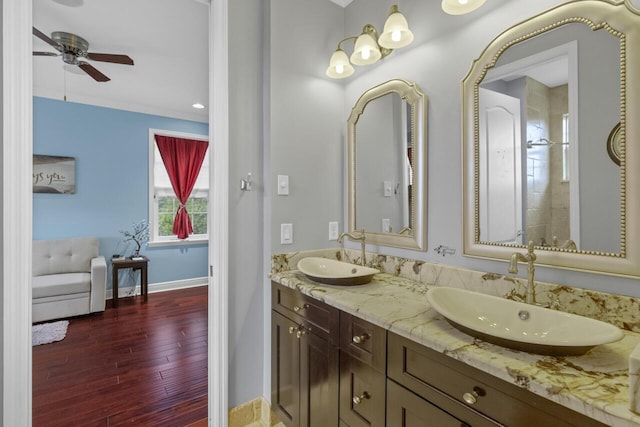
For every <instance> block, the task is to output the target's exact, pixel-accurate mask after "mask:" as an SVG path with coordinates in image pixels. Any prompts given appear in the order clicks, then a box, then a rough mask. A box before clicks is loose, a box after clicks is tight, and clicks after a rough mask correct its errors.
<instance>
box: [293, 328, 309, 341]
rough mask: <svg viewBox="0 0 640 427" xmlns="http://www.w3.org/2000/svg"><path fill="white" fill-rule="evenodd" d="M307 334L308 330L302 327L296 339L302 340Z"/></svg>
mask: <svg viewBox="0 0 640 427" xmlns="http://www.w3.org/2000/svg"><path fill="white" fill-rule="evenodd" d="M306 334H307V330H306V329H305V328H303V327H302V326H300V327H298V331H297V332H296V338H298V339H300V338H302V336H303V335H306Z"/></svg>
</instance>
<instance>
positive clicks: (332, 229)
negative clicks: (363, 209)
mask: <svg viewBox="0 0 640 427" xmlns="http://www.w3.org/2000/svg"><path fill="white" fill-rule="evenodd" d="M329 240H338V221H329Z"/></svg>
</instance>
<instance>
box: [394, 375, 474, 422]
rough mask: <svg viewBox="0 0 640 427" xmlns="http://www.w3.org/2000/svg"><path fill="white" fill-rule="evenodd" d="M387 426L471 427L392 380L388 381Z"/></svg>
mask: <svg viewBox="0 0 640 427" xmlns="http://www.w3.org/2000/svg"><path fill="white" fill-rule="evenodd" d="M387 425H388V426H393V427H471V426H469V424H466V423H464V422H462V421H460V420H459V419H457V418H455V417H453V416H451V415H449V414H448V413H446V412H444V411H443V410H441V409H440V408H438V407H437V406H434V405H432V404H431V403H429V402H427V401H426V400H424V399H422V398H420V397H418V396H417V395H415V394H413V393H411V392H410V391H409V390H407V389H405V388H404V387H401V386H399V385H397V384H396V383H394V382H393V381H390V380H387Z"/></svg>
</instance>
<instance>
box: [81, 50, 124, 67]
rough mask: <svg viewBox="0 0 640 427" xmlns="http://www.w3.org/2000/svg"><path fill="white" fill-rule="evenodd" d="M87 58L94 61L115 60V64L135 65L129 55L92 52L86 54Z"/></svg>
mask: <svg viewBox="0 0 640 427" xmlns="http://www.w3.org/2000/svg"><path fill="white" fill-rule="evenodd" d="M86 57H87V59H91V60H93V61H102V62H113V63H115V64H124V65H133V59H131V58H130V57H129V56H127V55H115V54H112V53H92V52H89V53H87V55H86Z"/></svg>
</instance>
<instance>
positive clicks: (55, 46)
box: [32, 27, 62, 52]
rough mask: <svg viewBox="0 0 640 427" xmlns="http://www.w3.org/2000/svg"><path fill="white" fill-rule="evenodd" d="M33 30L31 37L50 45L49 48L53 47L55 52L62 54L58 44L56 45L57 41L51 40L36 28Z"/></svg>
mask: <svg viewBox="0 0 640 427" xmlns="http://www.w3.org/2000/svg"><path fill="white" fill-rule="evenodd" d="M32 28H33V35H34V36H36V37H37V38H39V39H40V40H42V41H43V42H46V43H48V44H50V45H51V46H53V47H54V48H55V49H56V50H57V51H60V52H62V46H61V45H60V43H58V42H57V41H55V40H53V39H52V38H51V37H49V36H48V35H46V34H45V33H43V32H42V31H40V30H39V29H37V28H36V27H32Z"/></svg>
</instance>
